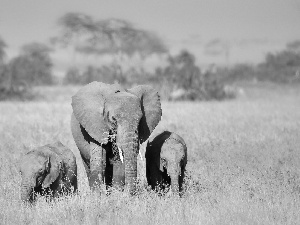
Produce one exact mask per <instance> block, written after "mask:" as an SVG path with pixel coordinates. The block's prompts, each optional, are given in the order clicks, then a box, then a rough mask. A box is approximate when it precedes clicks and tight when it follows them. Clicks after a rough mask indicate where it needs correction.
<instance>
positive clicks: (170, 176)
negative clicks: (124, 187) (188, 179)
mask: <svg viewBox="0 0 300 225" xmlns="http://www.w3.org/2000/svg"><path fill="white" fill-rule="evenodd" d="M145 158H146V177H147V182H148V185H150V186H151V188H152V189H153V190H165V189H166V187H169V186H170V185H171V190H172V192H173V193H181V191H182V183H183V179H184V173H185V167H186V164H187V147H186V144H185V142H184V140H183V139H182V137H180V136H179V135H178V134H176V133H174V132H170V131H163V132H161V133H159V134H158V135H156V136H154V137H152V138H150V139H149V140H148V142H147V146H146V153H145Z"/></svg>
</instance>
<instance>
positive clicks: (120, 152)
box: [118, 147, 124, 163]
mask: <svg viewBox="0 0 300 225" xmlns="http://www.w3.org/2000/svg"><path fill="white" fill-rule="evenodd" d="M118 150H119V155H120V159H121V162H122V163H123V162H124V159H123V154H122V150H121V149H120V148H119V147H118Z"/></svg>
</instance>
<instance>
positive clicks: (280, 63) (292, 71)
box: [0, 13, 300, 100]
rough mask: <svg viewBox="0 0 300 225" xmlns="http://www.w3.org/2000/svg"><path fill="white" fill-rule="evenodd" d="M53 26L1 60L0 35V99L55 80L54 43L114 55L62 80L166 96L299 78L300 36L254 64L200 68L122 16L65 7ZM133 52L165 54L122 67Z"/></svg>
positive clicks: (219, 92) (206, 96) (1, 44)
mask: <svg viewBox="0 0 300 225" xmlns="http://www.w3.org/2000/svg"><path fill="white" fill-rule="evenodd" d="M58 27H59V28H60V33H59V34H58V35H57V36H55V37H52V38H51V41H50V45H48V44H43V43H29V44H26V45H24V46H22V47H21V49H20V52H19V54H18V55H17V56H15V57H14V58H12V59H10V60H6V53H5V50H6V48H7V44H6V43H5V41H4V40H3V39H1V37H0V100H1V99H7V98H11V97H12V98H14V97H16V98H20V99H22V98H31V97H32V94H31V90H32V87H33V86H37V85H53V84H56V83H57V81H56V79H55V78H54V76H53V75H52V68H53V63H52V60H51V57H50V53H51V52H52V51H54V50H55V48H57V47H58V48H66V47H69V48H71V49H72V51H73V54H74V55H76V54H81V55H84V56H93V57H96V58H97V57H99V60H100V59H101V58H100V56H103V55H107V54H108V55H111V56H112V58H113V60H112V62H111V63H110V64H108V65H102V66H100V67H96V66H92V65H89V66H87V67H86V68H80V69H79V68H78V67H77V66H76V63H73V65H72V66H71V67H70V68H69V69H68V70H67V71H66V73H65V76H64V77H63V84H64V85H84V84H87V83H90V82H92V81H101V82H105V83H114V82H118V83H120V84H122V85H124V86H126V87H129V86H132V85H135V84H145V83H148V84H151V85H153V86H156V87H157V88H158V89H160V90H161V91H164V92H165V95H166V97H167V98H169V99H170V100H211V99H217V100H222V99H225V98H233V97H234V96H235V93H234V92H232V91H228V90H230V89H228V85H231V84H232V83H234V82H236V81H241V80H248V81H271V82H278V83H288V82H289V83H291V82H293V83H294V82H299V81H300V75H299V72H300V41H294V42H291V43H288V44H287V46H286V49H284V50H283V51H280V52H277V53H269V54H267V55H266V57H265V60H264V61H263V62H262V63H260V64H258V65H255V66H254V65H248V64H237V65H234V66H232V67H226V68H222V67H219V68H216V67H213V69H210V70H207V71H201V69H200V68H199V66H197V65H196V58H195V56H194V55H193V54H192V53H190V52H189V51H186V50H183V51H181V52H180V53H178V54H177V55H173V56H171V55H170V54H169V52H168V48H167V46H166V45H165V44H164V42H163V40H161V39H160V38H159V37H158V36H157V35H156V34H154V33H153V32H150V31H146V30H143V29H139V28H136V27H135V26H133V25H132V24H131V23H129V22H128V21H125V20H120V19H105V20H95V19H94V18H92V17H90V16H88V15H85V14H80V13H67V14H65V15H63V16H62V17H61V18H59V20H58ZM213 50H214V51H216V50H215V49H212V50H211V51H213ZM217 50H218V49H217ZM214 51H213V52H214ZM134 54H138V55H139V56H140V57H141V59H145V58H146V57H147V56H149V55H151V54H158V55H159V54H164V55H167V56H168V58H167V65H166V66H165V67H158V68H156V69H155V72H152V73H150V72H147V71H145V70H144V69H143V68H136V67H132V68H129V69H126V70H124V69H123V67H122V66H121V65H122V60H123V59H124V58H125V57H120V56H126V57H127V58H128V57H129V58H130V57H132V56H133V55H134Z"/></svg>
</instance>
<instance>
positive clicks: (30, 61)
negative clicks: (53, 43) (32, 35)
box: [17, 42, 53, 85]
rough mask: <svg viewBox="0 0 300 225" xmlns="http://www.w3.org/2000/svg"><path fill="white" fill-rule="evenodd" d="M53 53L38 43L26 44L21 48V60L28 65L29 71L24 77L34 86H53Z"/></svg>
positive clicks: (47, 47)
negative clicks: (51, 56)
mask: <svg viewBox="0 0 300 225" xmlns="http://www.w3.org/2000/svg"><path fill="white" fill-rule="evenodd" d="M51 51H52V49H51V48H50V47H49V46H47V45H45V44H42V43H36V42H35V43H30V44H26V45H24V46H23V47H22V48H21V54H20V56H19V60H21V61H23V64H24V63H26V64H27V65H26V66H27V67H26V68H28V71H27V73H26V75H24V76H26V79H27V81H28V82H31V83H32V84H33V85H41V84H46V85H49V84H53V77H52V67H53V64H52V60H51V58H50V52H51ZM17 61H18V60H17ZM29 67H30V69H29Z"/></svg>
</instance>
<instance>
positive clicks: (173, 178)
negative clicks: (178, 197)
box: [171, 174, 179, 193]
mask: <svg viewBox="0 0 300 225" xmlns="http://www.w3.org/2000/svg"><path fill="white" fill-rule="evenodd" d="M171 190H172V192H173V193H178V191H179V183H178V175H177V174H175V175H171Z"/></svg>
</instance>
